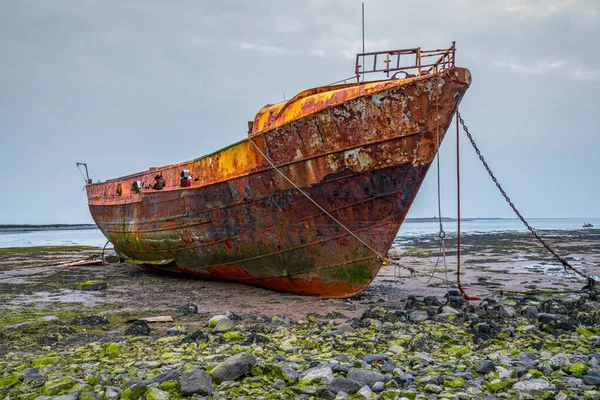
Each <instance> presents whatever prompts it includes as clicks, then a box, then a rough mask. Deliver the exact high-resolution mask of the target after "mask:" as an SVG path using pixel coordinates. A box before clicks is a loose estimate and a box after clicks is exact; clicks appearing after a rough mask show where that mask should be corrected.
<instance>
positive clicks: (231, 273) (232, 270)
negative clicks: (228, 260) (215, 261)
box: [205, 264, 250, 281]
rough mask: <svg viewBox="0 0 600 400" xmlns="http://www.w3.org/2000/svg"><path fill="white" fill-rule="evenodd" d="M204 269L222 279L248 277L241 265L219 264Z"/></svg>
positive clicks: (235, 279)
mask: <svg viewBox="0 0 600 400" xmlns="http://www.w3.org/2000/svg"><path fill="white" fill-rule="evenodd" d="M205 270H206V271H207V272H208V273H210V274H211V275H213V276H215V277H219V278H222V279H231V280H234V281H237V280H246V279H249V278H250V274H249V273H248V272H247V271H246V270H245V269H244V268H243V267H241V266H239V265H235V264H230V265H219V266H216V267H209V268H206V269H205Z"/></svg>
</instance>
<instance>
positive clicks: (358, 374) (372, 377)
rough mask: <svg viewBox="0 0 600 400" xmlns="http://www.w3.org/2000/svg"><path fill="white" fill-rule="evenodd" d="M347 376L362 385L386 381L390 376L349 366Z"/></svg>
mask: <svg viewBox="0 0 600 400" xmlns="http://www.w3.org/2000/svg"><path fill="white" fill-rule="evenodd" d="M348 378H349V379H353V380H355V381H357V382H358V383H360V384H362V385H369V386H373V385H374V384H375V383H377V382H383V383H386V382H387V381H389V380H390V378H389V377H387V376H385V375H382V374H380V373H377V372H373V371H367V370H364V369H360V368H351V369H350V371H348Z"/></svg>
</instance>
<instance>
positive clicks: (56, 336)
mask: <svg viewBox="0 0 600 400" xmlns="http://www.w3.org/2000/svg"><path fill="white" fill-rule="evenodd" d="M544 235H545V236H546V237H549V238H550V239H549V240H550V241H551V242H552V243H553V244H555V245H556V247H557V249H558V251H559V252H560V253H561V254H562V255H563V256H564V257H566V258H567V260H569V262H572V263H573V264H574V265H575V266H577V267H580V268H583V269H585V270H586V271H587V272H588V273H591V274H592V275H596V276H598V275H600V268H599V267H598V265H599V261H600V246H599V245H600V231H598V230H586V231H582V230H579V231H553V232H550V231H548V232H544ZM436 239H437V238H436V237H435V236H432V237H424V236H419V237H415V238H412V239H411V238H405V240H403V243H402V244H401V245H400V246H398V247H397V248H395V249H394V250H393V251H392V252H391V256H392V258H393V259H394V260H395V263H394V264H392V265H386V266H385V267H384V268H383V269H382V270H381V272H380V274H379V275H378V277H377V278H376V280H375V281H374V282H373V284H372V285H371V286H370V287H369V288H368V289H367V290H366V291H365V292H363V293H362V294H360V295H359V296H356V297H354V298H351V299H322V298H314V297H303V296H295V295H289V294H285V293H276V292H272V291H268V290H263V289H260V288H254V287H249V286H244V285H239V284H234V283H226V282H213V281H202V280H198V279H189V278H184V277H181V276H170V275H157V274H154V273H150V272H147V271H145V270H143V269H141V268H140V267H138V266H135V265H132V264H129V263H127V262H123V263H114V264H108V265H105V266H102V265H100V266H98V265H94V266H67V267H65V266H56V264H58V263H63V262H67V261H73V260H78V259H81V258H85V257H89V256H91V255H93V254H98V253H99V251H98V250H94V249H86V248H69V249H67V248H54V249H43V248H38V249H30V251H28V252H23V251H12V250H6V249H0V398H14V399H16V398H19V399H36V398H41V399H44V398H52V396H54V397H58V398H60V399H105V398H106V399H113V398H126V399H134V398H140V399H144V398H146V399H168V398H173V399H178V398H186V397H193V398H248V399H250V398H277V399H278V398H285V399H287V398H293V399H309V398H329V399H333V398H340V399H342V398H383V399H395V398H398V399H403V398H408V399H414V398H422V399H436V398H440V399H441V398H458V399H486V398H487V399H492V398H510V399H513V398H515V399H517V398H518V399H522V398H523V399H524V398H547V399H553V398H556V399H569V398H571V399H584V398H586V399H587V398H589V399H593V398H599V397H600V390H599V389H600V386H599V385H600V366H599V363H600V354H599V353H598V352H600V339H598V337H599V336H600V329H599V328H598V327H599V326H600V302H599V298H598V294H597V292H594V291H581V289H582V287H583V286H584V285H585V284H586V282H585V281H583V280H581V279H578V278H576V277H574V276H573V275H572V274H565V272H564V271H563V269H562V266H560V264H557V263H556V262H554V261H553V260H552V259H551V258H550V257H549V256H548V255H547V254H546V253H545V252H544V250H543V249H542V248H540V247H539V246H538V245H537V244H536V243H535V241H534V240H533V239H532V238H531V237H529V236H527V235H525V234H521V233H496V234H479V235H465V236H463V238H462V245H463V246H462V272H463V274H462V281H463V283H464V285H465V289H466V290H467V292H468V293H469V294H470V295H478V296H480V297H481V298H482V299H483V300H482V301H469V302H468V301H465V300H464V299H462V297H461V296H457V295H456V294H455V293H454V292H453V291H451V292H450V293H448V289H450V290H453V289H455V283H454V282H455V280H456V275H455V271H456V248H455V240H456V238H455V237H448V239H447V242H448V243H447V244H448V247H447V251H446V255H447V262H446V265H445V266H444V263H443V260H442V259H439V262H438V258H439V256H438V251H439V241H438V240H436ZM48 250H49V251H48ZM67 250H69V251H67ZM446 279H448V281H449V282H446ZM93 280H95V281H101V282H106V283H107V285H106V288H104V289H101V290H77V289H75V287H76V285H75V283H77V282H88V281H93ZM83 286H85V285H83ZM78 287H80V288H81V287H82V285H78ZM155 316H170V317H172V319H173V321H172V322H158V323H152V322H150V323H146V322H139V321H140V320H141V319H143V318H147V317H155ZM60 396H64V397H60Z"/></svg>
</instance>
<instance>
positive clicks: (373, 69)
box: [355, 42, 456, 83]
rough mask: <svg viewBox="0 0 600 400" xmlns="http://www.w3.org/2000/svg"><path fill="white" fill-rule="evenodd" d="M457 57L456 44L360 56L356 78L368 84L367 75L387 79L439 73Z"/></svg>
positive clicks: (450, 65) (451, 65)
mask: <svg viewBox="0 0 600 400" xmlns="http://www.w3.org/2000/svg"><path fill="white" fill-rule="evenodd" d="M455 56H456V43H455V42H452V46H451V47H450V48H448V49H436V50H422V49H421V48H420V47H416V48H412V49H401V50H385V51H375V52H368V53H359V54H357V55H356V67H355V78H356V81H357V82H358V83H360V82H361V81H362V82H364V81H365V77H366V75H369V76H372V75H370V74H376V73H379V74H382V73H383V74H385V76H386V78H388V79H389V78H391V79H397V78H408V77H414V76H421V75H430V74H438V73H440V72H443V71H445V70H447V69H450V68H452V67H454V60H455ZM402 74H404V75H402Z"/></svg>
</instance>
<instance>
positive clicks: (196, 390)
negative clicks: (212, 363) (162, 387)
mask: <svg viewBox="0 0 600 400" xmlns="http://www.w3.org/2000/svg"><path fill="white" fill-rule="evenodd" d="M179 383H180V385H181V389H180V390H181V394H182V395H184V396H191V395H193V394H199V395H202V396H212V378H211V376H210V374H209V373H208V372H206V371H204V370H201V369H200V368H195V369H193V370H191V371H190V372H188V373H187V374H183V375H181V379H180V380H179Z"/></svg>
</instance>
